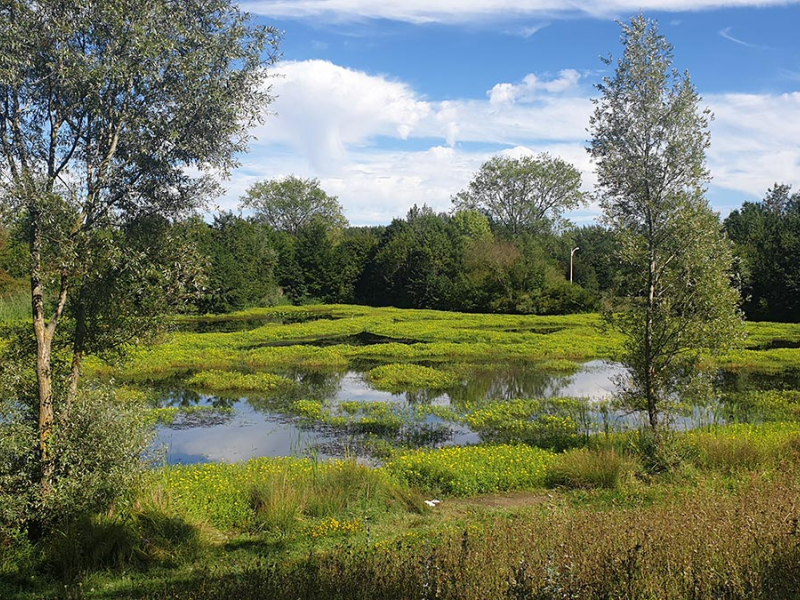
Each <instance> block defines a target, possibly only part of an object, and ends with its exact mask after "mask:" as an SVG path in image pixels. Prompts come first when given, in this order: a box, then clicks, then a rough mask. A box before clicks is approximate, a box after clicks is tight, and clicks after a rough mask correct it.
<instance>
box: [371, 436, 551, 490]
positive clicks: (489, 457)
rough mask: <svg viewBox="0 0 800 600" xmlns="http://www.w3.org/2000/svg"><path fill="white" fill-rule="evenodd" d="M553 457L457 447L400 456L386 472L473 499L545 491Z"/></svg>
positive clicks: (521, 449) (535, 451) (516, 449)
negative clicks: (542, 489) (497, 493)
mask: <svg viewBox="0 0 800 600" xmlns="http://www.w3.org/2000/svg"><path fill="white" fill-rule="evenodd" d="M553 456H554V455H553V454H552V453H551V452H548V451H547V450H542V449H540V448H531V447H529V446H523V445H518V446H510V445H499V446H465V447H459V446H454V447H451V448H442V449H439V450H416V451H411V452H405V453H403V454H400V455H399V456H397V457H396V458H394V459H393V460H391V461H390V462H389V463H388V464H387V465H386V469H387V470H388V471H389V472H390V473H392V474H393V475H395V476H396V477H398V478H400V479H401V480H403V481H406V482H407V483H408V484H409V485H412V486H418V487H420V488H422V489H425V490H429V491H431V492H436V493H441V494H445V495H452V496H472V495H476V494H488V493H492V492H503V491H508V490H521V489H531V488H536V487H542V486H544V484H545V481H546V476H547V469H548V467H549V465H550V464H551V463H552V461H553Z"/></svg>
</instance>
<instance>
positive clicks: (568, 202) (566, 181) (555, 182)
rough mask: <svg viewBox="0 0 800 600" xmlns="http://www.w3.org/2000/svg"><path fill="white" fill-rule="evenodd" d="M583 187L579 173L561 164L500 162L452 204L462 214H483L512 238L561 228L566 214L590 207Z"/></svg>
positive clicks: (549, 160)
mask: <svg viewBox="0 0 800 600" xmlns="http://www.w3.org/2000/svg"><path fill="white" fill-rule="evenodd" d="M580 187H581V174H580V172H579V171H578V170H577V169H576V168H575V167H573V166H572V165H571V164H569V163H568V162H566V161H564V160H562V159H560V158H553V157H551V156H550V155H549V154H546V153H543V154H539V155H537V156H523V157H521V158H509V157H505V156H495V157H493V158H491V159H490V160H488V161H487V162H485V163H483V165H481V168H480V169H479V170H478V172H477V173H476V174H475V177H474V178H473V179H472V181H471V182H470V183H469V186H468V187H467V189H466V190H463V191H461V192H459V193H458V194H457V195H456V196H454V197H453V204H454V205H455V207H456V209H458V210H464V209H472V210H479V211H481V212H483V213H485V214H486V215H487V216H488V217H489V218H490V219H491V220H492V221H494V222H495V223H497V224H499V225H501V226H503V227H505V228H507V229H508V230H509V231H510V232H511V233H513V234H516V233H520V232H522V231H534V230H539V231H547V230H549V229H551V228H552V227H553V226H558V225H560V220H561V217H562V215H563V214H564V212H565V211H567V210H571V209H573V208H576V207H577V206H579V205H580V204H582V203H583V202H585V195H584V194H583V193H582V192H581V191H580Z"/></svg>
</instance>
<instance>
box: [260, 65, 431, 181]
mask: <svg viewBox="0 0 800 600" xmlns="http://www.w3.org/2000/svg"><path fill="white" fill-rule="evenodd" d="M276 74H277V75H278V76H277V77H276V78H273V79H272V80H271V83H272V91H273V92H274V94H275V95H276V96H277V100H276V101H275V103H274V104H273V105H272V107H271V109H272V110H274V111H275V112H276V113H277V117H276V118H270V119H269V120H268V121H267V122H266V123H265V124H264V125H263V126H261V127H259V128H257V129H256V130H254V132H253V134H254V135H255V136H256V138H257V140H258V142H259V143H262V144H263V143H266V144H273V143H275V142H282V143H284V144H287V145H289V146H292V147H294V148H295V150H296V151H298V152H300V153H302V154H303V155H304V156H306V157H307V158H308V160H309V162H310V163H311V164H312V166H313V167H314V168H315V169H316V170H318V171H320V172H326V171H329V170H331V169H335V168H336V165H337V164H339V163H340V162H342V161H345V160H346V158H347V148H348V147H350V146H354V145H355V146H358V145H361V144H364V143H369V142H370V141H371V140H372V139H373V138H374V137H376V136H389V137H397V138H399V139H406V138H408V136H409V135H411V133H412V132H413V131H414V129H415V127H416V125H417V124H418V123H419V121H420V120H421V119H422V118H424V117H425V116H427V114H428V112H429V111H430V106H429V104H428V103H426V102H423V101H421V100H420V99H419V98H418V97H417V95H416V93H415V92H414V91H413V90H412V89H411V88H410V87H408V86H407V85H405V84H403V83H400V82H396V81H391V80H389V79H387V78H385V77H381V76H376V75H368V74H366V73H363V72H361V71H355V70H353V69H347V68H344V67H340V66H338V65H334V64H333V63H330V62H327V61H323V60H309V61H303V62H289V63H285V64H283V65H281V67H280V68H279V69H276Z"/></svg>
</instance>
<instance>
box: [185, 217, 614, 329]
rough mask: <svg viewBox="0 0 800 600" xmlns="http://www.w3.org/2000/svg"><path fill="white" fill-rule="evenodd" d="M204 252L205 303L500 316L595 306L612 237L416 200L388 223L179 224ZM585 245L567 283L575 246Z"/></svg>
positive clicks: (220, 307) (205, 308)
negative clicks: (527, 226) (287, 227)
mask: <svg viewBox="0 0 800 600" xmlns="http://www.w3.org/2000/svg"><path fill="white" fill-rule="evenodd" d="M182 227H185V228H186V229H187V235H188V236H189V237H190V238H191V239H194V240H195V241H196V243H197V244H198V247H199V249H200V250H201V253H202V254H203V255H204V256H205V257H206V259H207V261H208V264H207V270H206V273H207V283H206V286H205V290H204V292H203V294H202V295H201V297H200V298H198V301H197V308H198V310H199V311H201V312H227V311H231V310H235V309H240V308H244V307H247V306H252V305H258V304H264V303H267V304H269V303H275V302H279V301H281V300H282V299H283V298H285V299H288V300H289V301H291V302H292V303H296V304H298V303H306V302H331V303H353V304H367V305H371V306H397V307H401V308H434V309H441V310H461V311H480V312H504V313H538V314H555V313H569V312H584V311H591V310H595V309H596V308H597V303H598V300H599V298H600V294H601V292H602V291H603V290H604V289H607V288H608V287H609V286H610V278H611V277H612V274H613V258H612V254H613V252H612V250H613V240H612V239H611V238H610V236H609V235H608V233H607V232H606V231H605V230H604V229H602V228H600V227H597V226H593V227H586V228H579V229H573V230H570V231H568V232H564V233H559V234H552V233H548V234H545V233H530V232H520V233H517V234H513V235H511V234H509V233H508V232H506V231H503V230H502V229H498V228H496V227H492V224H491V222H490V220H489V219H488V218H487V217H486V216H485V215H483V214H481V213H479V212H477V211H473V210H461V211H458V212H456V213H454V214H452V215H448V214H443V213H442V214H436V213H435V212H433V211H432V210H431V209H430V208H428V207H425V206H423V207H421V208H420V207H414V208H412V209H411V210H410V211H409V212H408V214H407V215H406V217H405V218H403V219H395V220H393V221H392V223H391V224H390V225H388V226H378V227H344V228H341V229H336V228H329V227H327V226H326V224H325V223H324V222H323V221H322V220H321V219H320V220H313V221H312V222H310V223H309V224H307V225H304V226H302V227H299V228H298V229H297V230H296V231H295V232H288V231H280V230H276V229H274V228H272V227H271V226H269V225H267V224H265V223H262V222H259V220H258V219H257V218H243V217H241V216H236V215H234V214H231V213H223V214H220V215H217V216H216V217H215V218H214V220H213V222H212V223H210V224H209V223H206V222H204V221H202V220H200V219H199V218H198V219H196V220H194V221H192V222H190V223H185V224H183V225H182ZM576 244H577V245H581V244H583V245H584V246H585V247H586V251H585V252H584V253H583V254H581V255H580V257H579V258H578V257H577V253H576V260H575V266H574V280H575V284H573V285H570V282H569V257H570V251H571V249H572V248H573V247H575V245H576Z"/></svg>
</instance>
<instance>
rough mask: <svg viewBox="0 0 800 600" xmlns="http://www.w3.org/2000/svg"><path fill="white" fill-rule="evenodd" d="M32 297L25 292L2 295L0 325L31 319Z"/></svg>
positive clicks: (0, 296) (17, 291)
mask: <svg viewBox="0 0 800 600" xmlns="http://www.w3.org/2000/svg"><path fill="white" fill-rule="evenodd" d="M30 317H31V297H30V294H29V293H28V292H27V291H25V290H16V291H11V292H7V293H5V294H1V295H0V323H15V322H19V321H24V320H26V319H30Z"/></svg>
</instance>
